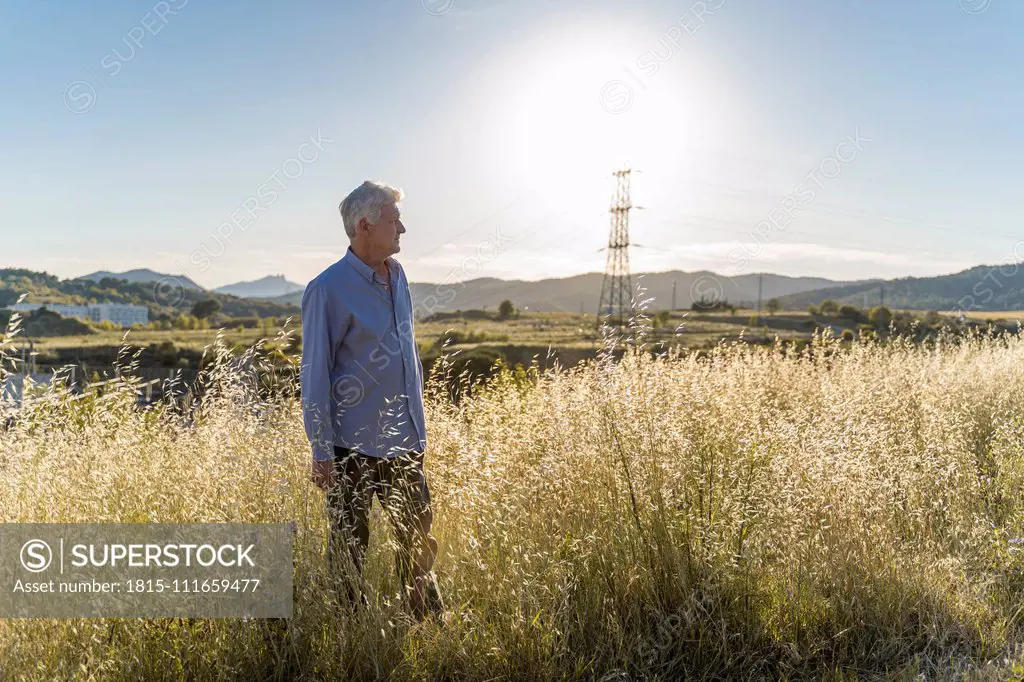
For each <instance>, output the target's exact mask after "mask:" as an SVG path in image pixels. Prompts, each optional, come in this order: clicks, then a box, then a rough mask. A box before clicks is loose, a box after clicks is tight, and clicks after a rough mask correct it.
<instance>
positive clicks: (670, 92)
mask: <svg viewBox="0 0 1024 682" xmlns="http://www.w3.org/2000/svg"><path fill="white" fill-rule="evenodd" d="M534 59H536V61H535V62H534V64H535V66H534V68H531V69H529V70H528V72H529V74H530V75H529V77H528V78H525V79H524V80H523V82H521V83H520V85H519V87H518V88H517V89H516V92H515V93H514V99H513V102H512V103H511V106H509V108H508V111H507V115H508V116H509V118H510V120H509V123H510V125H509V130H511V131H512V136H511V139H510V140H508V141H507V147H506V148H507V149H508V151H509V159H508V161H509V162H510V165H511V166H513V167H514V168H516V169H517V171H518V175H519V179H520V181H523V182H528V183H531V184H534V185H539V186H549V187H550V186H557V187H559V188H560V189H561V197H560V200H561V201H564V200H565V199H566V197H565V196H564V193H566V192H568V193H569V194H571V195H572V199H573V200H576V201H582V202H585V203H586V205H589V206H602V205H605V204H607V191H608V186H609V185H608V183H606V182H603V181H602V180H603V179H607V178H608V177H609V176H610V175H611V172H612V171H613V170H614V169H616V168H620V167H622V166H623V165H624V164H630V165H631V166H633V167H634V168H639V169H641V170H643V171H644V172H645V173H653V174H658V175H661V176H665V175H667V174H669V173H671V172H672V169H674V168H676V167H678V165H679V164H680V162H681V161H682V159H681V157H682V156H683V155H682V154H680V153H677V151H678V150H680V149H681V148H682V147H683V146H685V145H686V144H687V143H689V142H690V136H691V134H692V128H691V122H692V118H693V116H692V115H691V112H690V111H689V110H690V109H691V107H689V106H685V105H684V102H683V100H682V98H681V97H680V93H679V88H678V86H677V85H676V82H675V80H674V78H673V76H672V74H669V73H661V74H657V75H655V76H654V77H647V76H645V75H644V74H643V73H641V72H640V71H639V70H638V69H637V68H635V67H634V66H633V64H635V61H636V55H631V56H626V57H625V58H624V57H623V56H622V55H618V54H613V53H612V52H610V51H609V50H607V49H606V48H603V47H601V46H600V45H586V44H583V43H581V42H580V41H579V40H575V41H573V42H572V43H570V44H569V46H568V47H561V46H560V47H559V48H558V49H556V50H552V51H549V53H548V54H545V55H544V56H542V57H535V58H534ZM629 67H632V68H629ZM595 202H596V203H595Z"/></svg>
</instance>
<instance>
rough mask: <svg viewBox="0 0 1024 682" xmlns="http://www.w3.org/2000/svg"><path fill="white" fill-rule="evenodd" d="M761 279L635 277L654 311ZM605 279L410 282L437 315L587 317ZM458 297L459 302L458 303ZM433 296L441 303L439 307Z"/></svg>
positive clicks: (774, 285)
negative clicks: (504, 312)
mask: <svg viewBox="0 0 1024 682" xmlns="http://www.w3.org/2000/svg"><path fill="white" fill-rule="evenodd" d="M763 277H764V284H763V293H762V295H763V296H764V298H765V300H767V299H769V298H775V297H778V296H785V295H787V294H792V293H796V292H801V291H807V290H810V289H816V288H819V287H826V286H836V285H838V284H843V282H836V281H833V280H829V279H822V278H819V277H786V276H784V275H771V274H764V275H763ZM757 280H758V275H757V274H750V275H740V276H737V277H733V278H730V277H726V276H724V275H716V274H714V273H711V272H707V271H701V272H680V271H673V272H654V273H648V274H644V275H643V276H642V278H641V276H640V275H634V276H633V286H634V287H635V286H636V285H637V283H639V282H642V283H643V286H644V288H645V289H646V293H645V294H644V298H651V297H653V298H654V299H655V300H654V301H652V302H651V304H650V306H651V308H652V309H658V308H669V307H670V306H671V305H672V283H673V282H675V283H676V306H677V307H679V308H689V307H690V304H691V303H692V302H693V301H694V298H700V296H701V295H702V294H703V295H704V296H705V298H706V300H710V299H712V298H715V297H724V298H725V299H726V300H728V301H730V302H733V303H737V304H740V303H750V302H754V301H756V300H757ZM603 281H604V275H603V274H601V273H596V272H592V273H588V274H585V275H576V276H574V277H565V278H554V279H542V280H539V281H536V282H528V281H525V280H505V279H495V278H493V277H481V278H479V279H471V280H466V281H465V282H462V283H457V284H429V283H424V282H411V283H410V284H409V289H410V290H411V292H412V300H413V305H416V306H419V305H420V304H423V305H424V306H426V307H430V308H432V309H434V310H436V311H437V312H449V311H454V310H470V309H483V308H488V309H491V310H495V309H497V307H498V305H499V304H500V303H501V302H502V301H504V300H505V299H509V300H510V301H512V302H513V303H514V304H515V305H516V307H518V308H529V309H530V310H535V311H539V312H558V311H562V312H579V311H580V307H581V305H582V308H583V310H584V311H585V312H588V313H595V314H596V313H597V304H598V299H599V298H600V296H601V283H602V282H603ZM453 295H454V298H453ZM431 297H433V298H434V299H436V300H437V302H438V303H437V304H436V305H434V304H433V303H432V302H431ZM267 300H269V301H272V302H274V303H279V304H286V305H300V304H301V303H302V292H301V291H297V292H295V293H292V294H286V295H284V296H278V297H275V298H272V299H267Z"/></svg>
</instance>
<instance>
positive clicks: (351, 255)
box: [342, 246, 395, 284]
mask: <svg viewBox="0 0 1024 682" xmlns="http://www.w3.org/2000/svg"><path fill="white" fill-rule="evenodd" d="M342 260H343V261H345V262H346V263H348V264H349V265H350V266H351V267H352V269H353V270H355V271H356V272H358V273H359V274H360V275H362V276H363V279H365V280H366V281H367V282H369V283H371V284H372V283H373V282H375V281H376V282H380V283H381V284H384V280H383V279H381V277H380V275H378V274H377V271H376V270H374V269H373V268H371V267H370V266H369V265H367V264H366V263H364V262H363V259H362V258H360V257H359V256H357V255H356V254H355V252H353V251H352V247H351V246H350V247H348V251H346V252H345V257H344V258H342ZM387 264H388V267H389V268H390V271H391V275H392V277H394V275H395V263H394V260H393V259H392V258H391V257H390V256H388V258H387Z"/></svg>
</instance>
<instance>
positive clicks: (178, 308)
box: [0, 269, 298, 319]
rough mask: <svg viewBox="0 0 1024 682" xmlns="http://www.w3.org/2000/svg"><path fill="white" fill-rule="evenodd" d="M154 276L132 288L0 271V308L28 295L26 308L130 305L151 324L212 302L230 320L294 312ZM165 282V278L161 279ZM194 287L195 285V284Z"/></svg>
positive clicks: (117, 281)
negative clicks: (34, 305) (199, 303)
mask: <svg viewBox="0 0 1024 682" xmlns="http://www.w3.org/2000/svg"><path fill="white" fill-rule="evenodd" d="M154 274H157V275H158V278H157V279H155V280H148V281H137V282H131V281H128V280H124V279H120V278H117V279H115V278H110V277H101V278H100V279H99V281H96V280H93V279H89V278H81V277H78V278H74V279H66V280H61V279H59V278H58V277H55V276H54V275H50V274H48V273H45V272H35V271H32V270H22V269H0V307H3V306H7V305H10V304H12V303H14V302H15V301H17V299H18V296H20V295H21V294H26V295H27V296H26V298H25V302H26V303H77V304H83V303H130V304H134V305H144V306H146V307H147V308H149V317H150V319H158V318H161V317H176V316H178V315H180V314H182V313H188V312H189V311H190V310H191V309H192V305H193V304H195V303H196V302H197V301H202V300H204V299H210V298H213V299H216V300H217V301H219V302H220V304H221V312H222V313H223V314H225V315H230V316H232V317H251V316H259V317H272V316H273V317H287V316H289V315H295V314H296V313H297V312H298V309H297V308H296V307H295V306H290V305H278V304H275V303H268V302H266V301H259V300H253V299H245V298H238V297H237V296H227V295H225V294H218V293H215V292H211V291H205V290H203V289H199V288H193V287H191V286H189V282H191V280H189V279H188V278H187V277H177V276H165V275H159V273H154ZM164 277H167V278H166V279H164ZM193 284H194V283H193Z"/></svg>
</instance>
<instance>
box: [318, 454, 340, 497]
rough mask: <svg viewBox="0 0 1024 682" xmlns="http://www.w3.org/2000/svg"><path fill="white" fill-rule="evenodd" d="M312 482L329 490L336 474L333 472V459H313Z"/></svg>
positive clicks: (334, 481) (332, 485)
mask: <svg viewBox="0 0 1024 682" xmlns="http://www.w3.org/2000/svg"><path fill="white" fill-rule="evenodd" d="M312 478H313V483H316V484H317V485H318V486H320V487H321V488H323V489H324V490H325V491H326V490H330V489H331V488H333V487H334V484H335V483H336V479H337V476H335V474H334V461H333V460H330V459H324V460H316V459H314V460H313V476H312Z"/></svg>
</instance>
